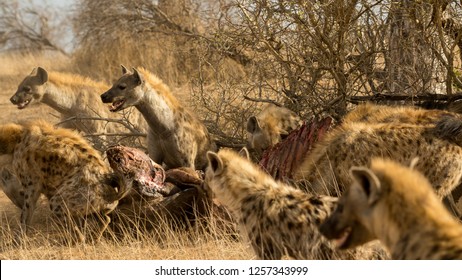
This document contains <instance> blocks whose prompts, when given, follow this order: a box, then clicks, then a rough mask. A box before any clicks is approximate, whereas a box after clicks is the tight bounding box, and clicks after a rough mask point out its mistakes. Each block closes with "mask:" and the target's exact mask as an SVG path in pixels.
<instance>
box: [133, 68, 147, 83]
mask: <svg viewBox="0 0 462 280" xmlns="http://www.w3.org/2000/svg"><path fill="white" fill-rule="evenodd" d="M132 69H133V77H135V79H136V82H137V84H138V85H141V84H142V83H143V82H144V79H143V76H141V75H140V73H138V70H136V69H135V68H132Z"/></svg>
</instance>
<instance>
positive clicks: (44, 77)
mask: <svg viewBox="0 0 462 280" xmlns="http://www.w3.org/2000/svg"><path fill="white" fill-rule="evenodd" d="M36 72H37V73H36V74H35V77H36V78H37V80H38V82H39V83H40V84H41V85H43V84H44V83H46V82H47V81H48V72H47V70H45V69H43V68H42V67H37V69H36Z"/></svg>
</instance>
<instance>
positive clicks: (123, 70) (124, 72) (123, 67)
mask: <svg viewBox="0 0 462 280" xmlns="http://www.w3.org/2000/svg"><path fill="white" fill-rule="evenodd" d="M120 67H122V75H125V74H127V73H128V69H127V67H125V66H124V65H123V64H120Z"/></svg>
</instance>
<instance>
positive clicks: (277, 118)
mask: <svg viewBox="0 0 462 280" xmlns="http://www.w3.org/2000/svg"><path fill="white" fill-rule="evenodd" d="M300 125H301V119H300V117H299V116H298V115H297V114H296V113H294V112H293V111H291V110H289V109H287V108H285V107H280V106H276V105H273V104H268V105H266V106H265V107H264V108H263V110H262V111H261V112H260V113H259V114H257V115H256V116H252V117H250V118H249V120H248V121H247V132H248V134H249V138H248V143H247V147H248V148H249V150H254V151H255V152H256V153H257V154H258V155H259V156H260V155H261V153H262V152H263V151H264V150H266V149H267V148H269V147H271V146H273V145H275V144H277V143H279V142H281V140H282V138H283V137H285V136H287V135H288V134H289V133H290V132H291V131H292V130H294V129H296V128H297V127H298V126H300Z"/></svg>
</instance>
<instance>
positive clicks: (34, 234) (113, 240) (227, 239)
mask: <svg viewBox="0 0 462 280" xmlns="http://www.w3.org/2000/svg"><path fill="white" fill-rule="evenodd" d="M47 205H48V204H47V201H46V200H45V199H41V200H40V202H39V206H38V208H37V210H36V213H35V215H34V218H33V222H32V228H33V230H32V231H31V233H29V234H28V235H27V236H24V235H22V234H20V231H19V217H20V209H18V208H16V207H15V206H14V205H13V204H12V203H11V202H10V201H9V200H8V198H7V197H6V196H5V195H4V194H3V193H0V215H1V218H0V220H1V225H2V226H1V228H0V259H3V260H5V259H44V260H54V259H85V260H102V259H120V260H127V259H133V260H139V259H161V260H169V259H207V260H213V259H226V260H228V259H231V260H232V259H253V258H254V254H253V252H252V250H251V249H250V247H249V246H248V245H247V244H246V243H244V242H242V241H238V240H236V238H235V236H234V237H233V236H231V235H230V234H229V233H226V232H224V229H223V228H222V227H220V226H219V224H220V223H216V222H214V221H216V220H215V219H216V217H215V216H212V217H209V219H208V221H209V223H208V224H207V225H206V226H203V225H197V226H194V227H192V228H190V229H188V230H181V231H179V230H173V229H171V228H170V227H169V226H167V225H166V223H165V222H161V223H160V225H158V226H157V227H156V228H155V229H154V230H151V231H148V232H147V231H144V230H141V229H136V228H129V229H125V230H124V231H125V232H127V231H132V232H133V231H135V232H137V234H132V235H127V234H124V235H123V236H121V235H117V234H115V233H114V231H112V230H110V229H109V230H108V231H107V232H106V234H105V235H104V237H103V238H102V239H101V241H100V242H98V243H93V242H91V241H89V242H84V243H81V242H72V241H70V240H71V239H72V238H70V236H72V235H71V234H69V232H67V231H64V230H63V229H62V228H60V227H57V226H56V225H55V223H54V220H53V219H52V215H51V212H50V211H49V210H48V207H47ZM92 222H94V220H92V218H91V217H90V218H89V221H88V224H89V226H88V228H90V227H91V223H92ZM157 222H158V221H157ZM116 236H117V237H116ZM16 240H20V244H18V242H17V241H16Z"/></svg>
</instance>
